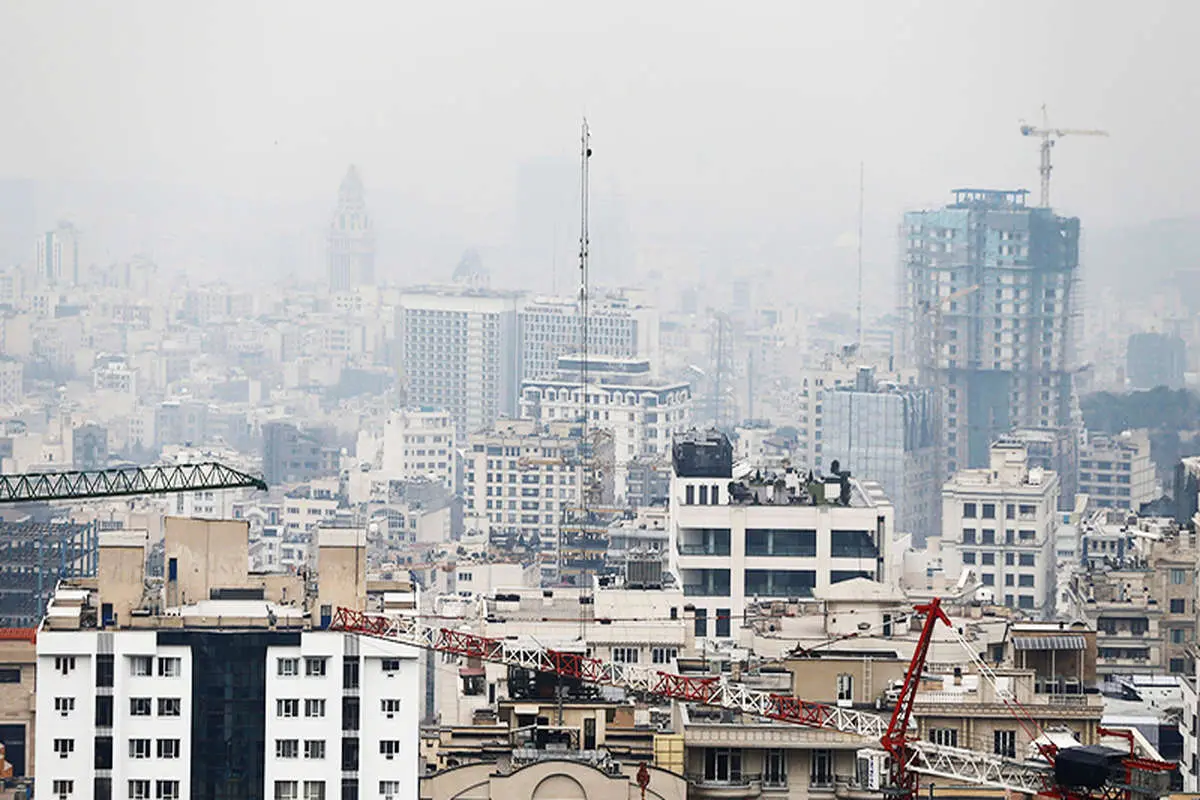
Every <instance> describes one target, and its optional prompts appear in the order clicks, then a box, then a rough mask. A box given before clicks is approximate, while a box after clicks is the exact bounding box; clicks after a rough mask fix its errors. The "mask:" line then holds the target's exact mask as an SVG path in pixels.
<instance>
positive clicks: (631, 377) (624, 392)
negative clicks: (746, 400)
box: [521, 355, 692, 498]
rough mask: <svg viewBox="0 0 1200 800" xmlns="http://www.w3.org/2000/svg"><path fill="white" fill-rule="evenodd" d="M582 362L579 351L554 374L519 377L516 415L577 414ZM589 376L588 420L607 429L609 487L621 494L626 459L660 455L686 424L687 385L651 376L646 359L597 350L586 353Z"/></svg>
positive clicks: (549, 418)
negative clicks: (610, 441) (611, 474)
mask: <svg viewBox="0 0 1200 800" xmlns="http://www.w3.org/2000/svg"><path fill="white" fill-rule="evenodd" d="M581 363H582V357H581V356H577V355H576V356H563V357H562V358H559V359H558V371H557V372H556V373H555V374H554V375H553V376H550V377H547V378H541V379H537V380H527V381H525V382H524V383H522V384H521V417H522V418H523V419H532V420H535V421H537V422H541V423H546V422H555V421H563V420H570V421H575V420H578V419H579V418H580V413H581V411H582V409H581V403H580V388H579V386H580V383H579V378H580V374H581V371H580V366H581ZM588 381H589V383H588V391H587V408H588V414H589V417H590V419H589V424H590V425H591V426H592V427H595V428H605V429H608V430H610V431H612V434H613V453H614V457H615V460H616V463H615V467H616V474H615V476H614V478H615V486H614V490H615V492H616V496H617V497H618V498H623V497H625V496H626V493H627V478H628V465H629V462H630V461H632V460H634V459H636V458H639V457H643V456H649V457H655V456H659V455H665V454H666V453H667V452H668V451H669V450H670V447H671V435H672V434H673V433H675V432H676V431H681V430H686V429H687V428H688V427H689V426H690V425H691V422H692V390H691V385H690V384H689V383H688V382H687V381H667V380H662V379H659V378H656V377H654V375H653V374H652V372H651V369H650V362H649V361H647V360H645V359H633V358H607V357H598V356H591V357H589V358H588Z"/></svg>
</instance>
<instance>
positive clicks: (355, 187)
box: [327, 165, 375, 292]
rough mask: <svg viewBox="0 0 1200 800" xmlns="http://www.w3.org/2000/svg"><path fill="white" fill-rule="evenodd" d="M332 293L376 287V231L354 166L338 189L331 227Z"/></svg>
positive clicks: (329, 259)
mask: <svg viewBox="0 0 1200 800" xmlns="http://www.w3.org/2000/svg"><path fill="white" fill-rule="evenodd" d="M327 259H328V267H329V291H331V292H344V291H347V290H349V289H356V288H358V287H359V286H371V285H373V284H374V283H375V228H374V225H373V224H372V222H371V217H370V215H368V214H367V204H366V201H365V200H364V192H363V184H362V178H361V177H360V176H359V174H358V167H355V166H354V165H351V166H350V169H349V170H347V171H346V177H345V178H342V185H341V188H339V189H338V204H337V210H336V211H335V212H334V213H333V220H332V222H331V223H330V225H329V246H328V255H327Z"/></svg>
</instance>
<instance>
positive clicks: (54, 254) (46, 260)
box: [36, 222, 79, 286]
mask: <svg viewBox="0 0 1200 800" xmlns="http://www.w3.org/2000/svg"><path fill="white" fill-rule="evenodd" d="M36 274H37V282H38V283H39V284H40V285H42V286H75V285H77V284H78V283H79V231H78V230H77V229H76V228H75V226H74V225H72V224H71V223H69V222H60V223H58V227H56V228H55V229H54V230H52V231H46V233H44V234H42V235H41V236H39V237H38V239H37V271H36Z"/></svg>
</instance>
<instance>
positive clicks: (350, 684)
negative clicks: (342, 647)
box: [342, 656, 359, 689]
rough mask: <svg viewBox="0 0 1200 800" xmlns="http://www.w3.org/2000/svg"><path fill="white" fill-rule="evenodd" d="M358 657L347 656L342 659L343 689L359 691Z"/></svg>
mask: <svg viewBox="0 0 1200 800" xmlns="http://www.w3.org/2000/svg"><path fill="white" fill-rule="evenodd" d="M358 672H359V670H358V657H357V656H346V657H345V658H344V659H342V688H343V689H357V688H358V686H359V674H358Z"/></svg>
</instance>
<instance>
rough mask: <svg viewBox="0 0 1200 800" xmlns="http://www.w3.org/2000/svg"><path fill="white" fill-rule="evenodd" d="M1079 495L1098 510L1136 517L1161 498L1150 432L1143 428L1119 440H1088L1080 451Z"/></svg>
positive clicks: (1089, 438)
mask: <svg viewBox="0 0 1200 800" xmlns="http://www.w3.org/2000/svg"><path fill="white" fill-rule="evenodd" d="M1079 491H1080V492H1082V493H1083V494H1086V495H1088V498H1089V499H1090V500H1091V502H1092V504H1093V505H1095V506H1097V507H1099V508H1123V509H1126V510H1127V511H1133V512H1135V513H1136V512H1137V511H1138V510H1139V509H1141V507H1142V504H1143V503H1149V502H1150V501H1151V500H1153V499H1155V498H1156V497H1158V495H1159V492H1158V483H1157V481H1156V480H1155V477H1154V462H1153V461H1151V460H1150V434H1149V432H1148V431H1146V430H1145V429H1144V428H1143V429H1140V430H1135V431H1124V432H1123V433H1121V434H1120V435H1118V436H1104V435H1098V434H1093V435H1091V436H1089V437H1088V441H1087V443H1086V444H1085V445H1083V447H1081V448H1080V450H1079Z"/></svg>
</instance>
